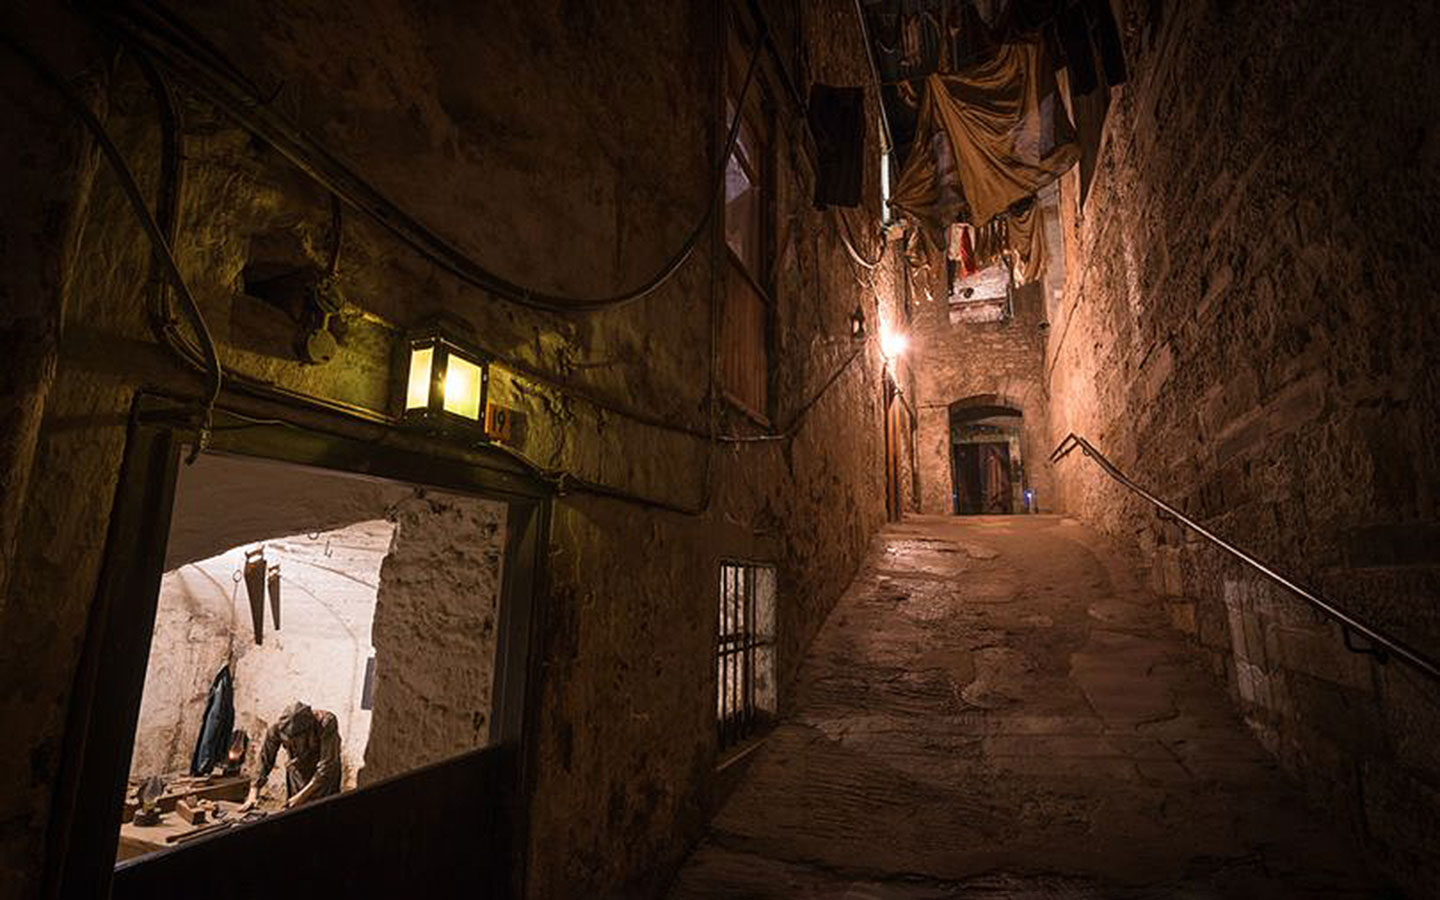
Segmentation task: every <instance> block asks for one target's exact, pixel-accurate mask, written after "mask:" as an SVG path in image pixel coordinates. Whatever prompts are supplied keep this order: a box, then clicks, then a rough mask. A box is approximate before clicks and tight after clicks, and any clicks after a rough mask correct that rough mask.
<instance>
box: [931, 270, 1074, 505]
mask: <svg viewBox="0 0 1440 900" xmlns="http://www.w3.org/2000/svg"><path fill="white" fill-rule="evenodd" d="M929 269H930V271H933V272H936V273H938V275H937V277H935V278H933V279H931V280H932V281H933V284H932V285H926V286H928V287H929V295H928V296H927V294H926V293H925V291H924V289H923V288H922V289H920V290H917V294H918V295H919V297H918V302H917V304H916V308H915V313H914V317H913V320H912V324H911V332H910V333H911V338H910V347H911V353H912V358H913V371H914V373H915V394H916V398H917V400H918V406H919V409H918V410H917V412H918V413H919V419H920V422H919V429H918V433H917V436H916V451H915V455H916V462H917V465H918V467H919V472H920V511H921V512H923V513H930V514H939V515H944V514H948V513H952V512H954V511H955V505H954V500H953V498H952V491H953V489H954V485H953V483H952V482H953V479H952V474H951V471H950V469H951V465H950V405H951V404H952V403H955V402H956V401H960V400H965V399H968V398H971V397H975V396H978V395H994V396H996V397H997V398H998V399H999V401H1000V402H1001V403H1002V404H1008V405H1011V406H1013V407H1014V408H1015V409H1018V410H1019V411H1020V412H1021V413H1022V414H1023V415H1024V420H1023V428H1022V440H1021V461H1022V463H1023V464H1024V466H1025V473H1026V478H1027V479H1028V480H1029V481H1030V483H1031V484H1032V485H1033V486H1034V489H1035V491H1036V496H1037V498H1038V500H1039V502H1040V504H1041V508H1042V509H1048V508H1050V500H1049V499H1048V498H1049V497H1050V494H1051V491H1050V486H1049V482H1048V474H1047V472H1046V470H1045V468H1044V467H1042V466H1040V465H1039V460H1041V459H1043V458H1044V456H1045V453H1046V450H1045V444H1046V440H1047V438H1048V434H1049V427H1048V419H1047V415H1048V412H1049V410H1048V407H1047V404H1046V395H1045V390H1044V387H1043V384H1042V371H1043V369H1042V367H1043V353H1044V347H1045V332H1044V330H1043V329H1042V328H1041V327H1040V323H1041V322H1043V321H1044V320H1045V315H1044V302H1043V295H1042V294H1041V285H1040V284H1039V283H1036V284H1034V285H1031V286H1026V287H1024V288H1022V289H1020V290H1018V291H1017V292H1016V298H1015V308H1014V315H1013V316H1012V317H1011V318H1009V319H1006V320H1005V321H1001V322H959V323H955V324H951V322H950V310H949V304H948V302H947V301H946V299H945V298H946V293H947V288H946V287H945V285H944V280H945V279H944V273H945V263H944V260H942V259H938V258H937V259H935V260H932V261H931V264H930V266H929ZM1016 509H1017V511H1018V510H1019V507H1018V506H1017V507H1016Z"/></svg>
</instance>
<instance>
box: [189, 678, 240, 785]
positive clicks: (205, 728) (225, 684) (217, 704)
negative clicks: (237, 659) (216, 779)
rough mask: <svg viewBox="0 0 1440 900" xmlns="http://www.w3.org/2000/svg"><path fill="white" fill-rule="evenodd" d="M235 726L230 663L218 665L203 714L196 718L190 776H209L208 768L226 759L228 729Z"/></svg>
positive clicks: (233, 690) (233, 686)
mask: <svg viewBox="0 0 1440 900" xmlns="http://www.w3.org/2000/svg"><path fill="white" fill-rule="evenodd" d="M234 727H235V685H234V683H233V682H232V681H231V679H230V666H228V665H224V666H221V667H220V671H219V672H217V673H216V674H215V680H214V681H212V682H211V683H210V693H209V695H208V696H207V697H206V698H205V716H204V718H202V719H201V720H200V736H199V737H198V738H196V740H195V752H194V753H193V754H192V755H191V757H190V774H191V775H209V774H210V770H212V769H214V768H215V767H216V766H217V765H220V764H221V763H222V762H225V761H226V755H227V754H228V753H229V750H230V732H231V730H232V729H233V728H234Z"/></svg>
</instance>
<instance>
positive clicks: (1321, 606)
mask: <svg viewBox="0 0 1440 900" xmlns="http://www.w3.org/2000/svg"><path fill="white" fill-rule="evenodd" d="M1076 447H1079V448H1080V451H1081V452H1082V453H1084V454H1085V455H1086V456H1088V457H1089V458H1091V459H1093V460H1094V461H1095V463H1096V465H1098V466H1100V468H1101V470H1103V471H1104V472H1105V474H1106V475H1109V476H1110V477H1111V478H1113V479H1114V480H1115V481H1118V482H1119V483H1120V484H1121V485H1123V486H1125V487H1126V488H1128V489H1130V490H1131V491H1133V492H1134V493H1136V494H1138V495H1139V496H1140V497H1142V498H1144V499H1145V500H1147V501H1148V502H1149V503H1150V504H1151V505H1152V506H1154V507H1155V508H1156V509H1159V510H1161V511H1162V512H1164V513H1166V514H1167V515H1169V516H1171V517H1173V518H1174V519H1175V520H1176V521H1178V522H1181V523H1183V524H1184V525H1185V526H1186V527H1187V528H1189V529H1190V530H1191V531H1194V532H1195V533H1196V534H1198V535H1200V536H1201V537H1203V538H1205V540H1207V541H1209V542H1210V543H1212V544H1214V545H1215V546H1217V547H1219V548H1220V549H1221V550H1224V551H1225V552H1226V553H1228V554H1230V555H1231V556H1233V557H1235V558H1236V559H1238V560H1239V561H1240V562H1242V563H1244V564H1245V565H1247V566H1250V567H1251V568H1252V569H1254V570H1256V571H1257V572H1259V573H1260V574H1262V575H1264V576H1265V577H1266V578H1269V579H1270V580H1271V581H1273V582H1275V583H1276V584H1278V585H1280V586H1281V587H1283V588H1285V589H1286V590H1287V591H1290V592H1291V593H1292V594H1295V595H1296V596H1298V597H1300V599H1302V600H1304V601H1305V602H1307V603H1309V604H1310V605H1311V606H1313V607H1315V608H1316V609H1318V610H1320V611H1321V612H1323V613H1325V614H1326V615H1327V616H1329V617H1330V618H1332V619H1334V620H1335V621H1336V622H1339V623H1340V625H1341V626H1342V627H1343V628H1345V629H1348V630H1349V631H1354V632H1357V633H1359V634H1361V635H1363V636H1364V637H1365V639H1366V640H1368V641H1370V643H1372V644H1375V645H1377V646H1380V647H1384V648H1385V650H1386V651H1387V652H1389V653H1393V654H1395V655H1396V656H1398V657H1399V658H1401V659H1403V660H1405V662H1407V663H1409V664H1410V665H1412V666H1414V667H1415V668H1417V669H1419V670H1420V671H1421V672H1423V673H1424V674H1426V675H1428V676H1430V677H1431V678H1433V679H1435V680H1436V681H1440V663H1436V662H1435V661H1434V660H1432V659H1430V658H1429V657H1427V656H1425V655H1424V654H1423V653H1421V652H1420V651H1418V650H1416V649H1414V648H1412V647H1410V646H1409V645H1407V644H1406V643H1405V642H1404V641H1401V640H1400V639H1399V638H1395V637H1391V636H1390V635H1387V634H1385V633H1384V632H1382V631H1380V630H1379V629H1376V628H1373V627H1371V626H1369V625H1367V624H1365V623H1364V622H1362V621H1360V620H1359V619H1357V618H1355V617H1354V616H1352V615H1350V614H1349V613H1347V612H1345V611H1344V610H1342V609H1340V608H1339V607H1337V606H1335V605H1334V604H1333V603H1330V602H1329V601H1328V600H1326V599H1325V598H1323V597H1321V596H1320V595H1319V594H1317V593H1315V592H1314V591H1311V590H1309V589H1308V588H1306V587H1304V586H1302V585H1300V584H1298V583H1296V582H1295V581H1294V580H1292V579H1290V578H1289V577H1287V576H1285V575H1283V574H1281V573H1280V572H1278V571H1276V570H1275V569H1274V568H1272V567H1271V566H1269V565H1268V564H1266V563H1264V562H1261V561H1260V560H1258V559H1256V558H1255V557H1254V556H1251V555H1250V554H1249V553H1246V552H1245V551H1244V550H1241V549H1240V548H1239V547H1236V546H1235V545H1234V544H1232V543H1230V542H1229V541H1227V540H1225V539H1224V538H1222V537H1220V536H1218V535H1216V534H1214V533H1213V532H1211V531H1210V530H1209V529H1207V528H1205V527H1204V526H1203V525H1201V524H1199V523H1198V522H1196V521H1195V520H1194V519H1192V518H1190V517H1189V516H1187V515H1185V514H1184V513H1182V512H1180V511H1179V510H1178V509H1176V508H1175V507H1173V506H1171V505H1170V504H1168V503H1166V502H1165V501H1164V500H1161V499H1160V498H1159V497H1156V496H1155V495H1154V494H1152V493H1150V492H1149V491H1147V490H1145V489H1144V488H1142V487H1140V485H1138V484H1136V483H1135V482H1134V481H1132V480H1131V479H1130V478H1129V476H1127V475H1126V474H1125V473H1124V472H1121V471H1120V470H1119V469H1118V468H1117V467H1116V466H1115V464H1114V463H1112V462H1111V461H1110V460H1109V458H1107V457H1106V456H1105V454H1103V453H1101V452H1100V451H1099V450H1097V449H1095V446H1094V445H1093V444H1091V443H1090V442H1089V441H1087V440H1085V439H1084V438H1083V437H1080V436H1079V435H1078V434H1075V433H1074V432H1073V431H1072V432H1071V433H1070V434H1069V435H1067V436H1066V438H1065V440H1063V441H1061V442H1060V444H1059V446H1057V447H1056V448H1055V452H1053V453H1051V454H1050V462H1051V463H1056V462H1059V461H1060V460H1062V459H1064V458H1065V457H1066V456H1069V455H1070V453H1071V452H1073V451H1074V450H1075V448H1076Z"/></svg>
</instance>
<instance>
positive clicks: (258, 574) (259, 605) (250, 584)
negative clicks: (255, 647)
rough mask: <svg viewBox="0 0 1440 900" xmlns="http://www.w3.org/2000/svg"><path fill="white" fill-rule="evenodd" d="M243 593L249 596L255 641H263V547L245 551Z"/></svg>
mask: <svg viewBox="0 0 1440 900" xmlns="http://www.w3.org/2000/svg"><path fill="white" fill-rule="evenodd" d="M245 593H246V594H247V595H248V596H249V598H250V622H251V624H252V625H254V627H255V643H256V644H263V643H265V548H264V547H261V548H260V549H258V550H246V551H245Z"/></svg>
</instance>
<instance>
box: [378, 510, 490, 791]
mask: <svg viewBox="0 0 1440 900" xmlns="http://www.w3.org/2000/svg"><path fill="white" fill-rule="evenodd" d="M394 515H395V531H394V536H393V540H392V543H391V545H390V548H389V549H390V552H389V553H388V554H387V555H386V556H385V561H384V563H383V564H382V565H381V567H380V583H379V593H378V596H377V597H376V600H375V627H374V635H373V638H372V640H373V643H374V645H375V708H374V719H373V724H372V727H371V733H370V744H369V746H367V747H366V748H365V768H364V769H363V770H362V771H361V777H360V782H361V783H362V784H371V783H373V782H375V781H376V780H378V779H381V778H386V777H388V776H391V775H399V774H401V773H403V772H408V771H409V770H411V769H414V768H416V767H418V766H423V765H426V764H428V763H432V762H439V761H440V760H442V759H447V758H449V757H451V756H455V755H456V754H459V753H465V752H467V751H469V750H474V749H476V748H477V747H483V746H485V745H486V744H487V743H488V742H489V740H488V738H489V728H490V688H491V682H492V681H493V678H494V671H495V613H496V609H497V601H498V600H499V598H500V576H501V560H502V554H503V552H504V545H505V504H503V503H497V502H495V501H491V500H480V499H478V498H475V497H463V496H459V495H455V494H444V493H440V492H427V493H426V494H425V495H424V496H421V497H414V498H411V499H408V500H405V501H404V502H402V503H400V504H398V505H397V506H396V508H395V511H394Z"/></svg>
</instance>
